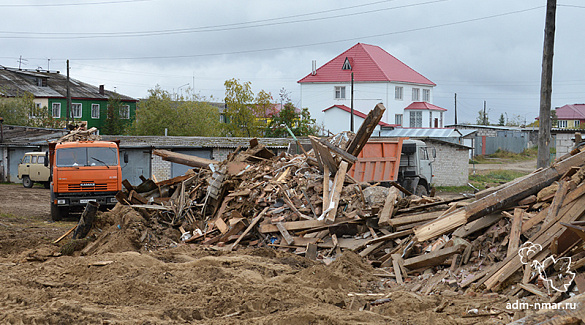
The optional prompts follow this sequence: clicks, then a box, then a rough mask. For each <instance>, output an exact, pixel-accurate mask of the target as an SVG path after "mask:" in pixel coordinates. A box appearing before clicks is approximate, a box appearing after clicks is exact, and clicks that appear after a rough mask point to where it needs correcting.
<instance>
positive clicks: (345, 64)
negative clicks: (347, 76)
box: [341, 58, 351, 70]
mask: <svg viewBox="0 0 585 325" xmlns="http://www.w3.org/2000/svg"><path fill="white" fill-rule="evenodd" d="M341 70H351V62H350V61H349V58H345V62H343V67H341Z"/></svg>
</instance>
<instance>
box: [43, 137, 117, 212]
mask: <svg viewBox="0 0 585 325" xmlns="http://www.w3.org/2000/svg"><path fill="white" fill-rule="evenodd" d="M48 156H49V159H48V160H49V164H50V166H51V175H52V181H51V186H50V188H51V218H52V219H53V220H55V221H57V220H60V219H62V218H63V217H65V216H67V215H68V214H69V213H70V212H73V211H81V210H83V208H84V207H85V206H86V204H87V203H88V202H90V201H93V202H97V203H99V204H100V208H101V209H106V208H111V207H113V206H115V205H116V203H117V200H116V194H117V193H118V191H120V190H121V188H122V184H121V182H122V169H121V167H120V161H119V151H118V143H116V142H109V141H75V142H62V143H50V144H49V153H48Z"/></svg>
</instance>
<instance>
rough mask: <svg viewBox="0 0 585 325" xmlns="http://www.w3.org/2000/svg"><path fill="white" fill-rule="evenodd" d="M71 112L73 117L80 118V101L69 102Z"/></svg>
mask: <svg viewBox="0 0 585 325" xmlns="http://www.w3.org/2000/svg"><path fill="white" fill-rule="evenodd" d="M71 114H72V115H73V118H81V103H74V104H71Z"/></svg>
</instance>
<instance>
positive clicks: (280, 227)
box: [276, 222, 295, 245]
mask: <svg viewBox="0 0 585 325" xmlns="http://www.w3.org/2000/svg"><path fill="white" fill-rule="evenodd" d="M276 228H278V231H279V232H280V234H281V235H282V238H284V241H286V244H287V245H292V243H293V242H294V241H295V240H294V238H293V237H292V236H291V235H290V234H289V232H288V230H286V228H285V227H284V226H283V225H282V222H278V223H277V224H276Z"/></svg>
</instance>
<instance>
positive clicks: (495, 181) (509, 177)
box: [469, 170, 528, 190]
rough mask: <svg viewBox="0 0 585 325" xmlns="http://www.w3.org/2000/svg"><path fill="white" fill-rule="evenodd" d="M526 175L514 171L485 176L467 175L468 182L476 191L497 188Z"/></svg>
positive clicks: (495, 172) (492, 173)
mask: <svg viewBox="0 0 585 325" xmlns="http://www.w3.org/2000/svg"><path fill="white" fill-rule="evenodd" d="M526 174H528V173H523V172H519V171H514V170H494V171H491V172H489V173H487V174H476V175H469V182H470V183H471V184H472V185H473V186H475V187H477V188H478V189H480V190H481V189H485V188H487V187H492V186H497V185H500V184H504V183H507V182H510V181H513V180H515V179H516V178H518V177H522V176H524V175H526Z"/></svg>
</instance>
